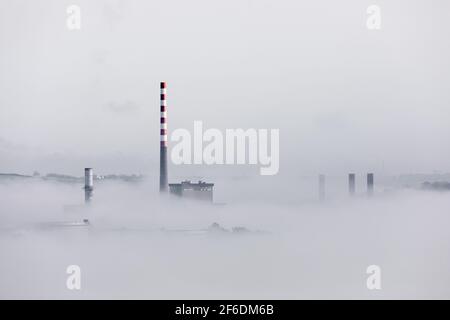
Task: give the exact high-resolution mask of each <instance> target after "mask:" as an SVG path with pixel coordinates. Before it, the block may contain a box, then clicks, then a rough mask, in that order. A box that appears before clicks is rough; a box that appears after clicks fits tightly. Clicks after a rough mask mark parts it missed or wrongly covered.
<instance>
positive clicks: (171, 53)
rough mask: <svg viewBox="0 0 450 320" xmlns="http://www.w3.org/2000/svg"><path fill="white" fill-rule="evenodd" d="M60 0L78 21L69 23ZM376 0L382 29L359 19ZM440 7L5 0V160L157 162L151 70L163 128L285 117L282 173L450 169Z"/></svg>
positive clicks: (270, 122) (43, 166)
mask: <svg viewBox="0 0 450 320" xmlns="http://www.w3.org/2000/svg"><path fill="white" fill-rule="evenodd" d="M70 4H76V5H79V6H80V8H81V30H78V31H70V30H68V29H67V27H66V19H67V13H66V8H67V7H68V6H69V5H70ZM371 4H376V5H379V6H380V8H381V21H382V22H381V30H368V29H367V27H366V19H367V13H366V9H367V7H368V6H369V5H371ZM449 12H450V3H449V2H448V1H445V0H435V1H425V0H414V1H411V0H409V1H406V0H405V1H401V0H391V1H379V0H372V1H365V0H363V1H361V0H343V1H331V0H326V1H325V0H314V1H295V0H278V1H269V0H227V1H211V0H191V1H182V0H176V1H175V0H164V1H144V0H131V1H130V0H127V1H125V0H123V1H118V0H114V1H113V0H95V1H94V0H85V1H82V0H71V1H61V0H53V1H50V0H40V1H32V0H26V1H23V0H14V1H13V0H0V172H21V173H31V172H33V171H34V170H39V171H42V172H43V173H45V172H61V173H63V172H64V173H71V174H79V175H82V174H83V168H84V167H87V166H93V167H94V168H96V170H97V172H102V173H108V172H113V171H114V172H136V173H139V172H140V173H144V174H156V173H157V169H158V162H159V81H167V83H168V98H167V99H168V116H169V133H170V131H171V130H173V129H176V128H187V129H189V130H192V128H193V121H194V120H202V121H203V123H204V126H205V127H206V128H208V127H214V128H219V129H223V130H224V129H226V128H244V129H245V128H267V129H270V128H278V129H280V140H281V141H280V159H281V164H280V175H285V174H292V173H294V174H298V175H301V174H315V173H317V172H326V173H333V174H339V173H343V174H344V173H346V172H349V171H361V172H367V171H374V172H381V173H389V174H396V173H409V172H433V171H440V172H448V171H450V149H449V147H448V146H449V145H450V126H449V121H450V63H449V57H450V18H449ZM220 169H221V168H217V170H220ZM182 170H185V172H195V168H190V167H184V168H183V169H182ZM172 172H173V171H172ZM255 172H257V171H256V170H255Z"/></svg>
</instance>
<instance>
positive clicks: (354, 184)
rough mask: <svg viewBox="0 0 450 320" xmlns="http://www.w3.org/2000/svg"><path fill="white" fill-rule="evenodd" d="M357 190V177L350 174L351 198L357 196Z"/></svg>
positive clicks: (349, 189) (349, 188) (349, 187)
mask: <svg viewBox="0 0 450 320" xmlns="http://www.w3.org/2000/svg"><path fill="white" fill-rule="evenodd" d="M355 190H356V177H355V174H354V173H349V174H348V193H349V194H350V195H351V196H354V195H355Z"/></svg>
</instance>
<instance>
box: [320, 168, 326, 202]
mask: <svg viewBox="0 0 450 320" xmlns="http://www.w3.org/2000/svg"><path fill="white" fill-rule="evenodd" d="M324 200H325V175H324V174H319V201H321V202H322V201H324Z"/></svg>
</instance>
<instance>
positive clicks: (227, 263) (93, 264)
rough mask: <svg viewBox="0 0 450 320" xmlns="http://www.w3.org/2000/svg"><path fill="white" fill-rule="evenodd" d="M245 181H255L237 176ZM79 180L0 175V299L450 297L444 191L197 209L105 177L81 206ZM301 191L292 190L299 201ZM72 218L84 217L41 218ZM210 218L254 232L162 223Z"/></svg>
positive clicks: (266, 200)
mask: <svg viewBox="0 0 450 320" xmlns="http://www.w3.org/2000/svg"><path fill="white" fill-rule="evenodd" d="M232 183H233V182H232V181H228V183H227V185H230V184H232ZM249 185H252V186H253V187H255V188H257V185H258V183H257V181H245V182H243V181H240V182H235V183H234V186H235V188H236V189H240V190H243V189H246V188H249V187H248V186H249ZM81 187H82V184H81V183H80V184H74V185H70V184H64V183H57V182H50V181H47V182H42V181H39V180H34V179H28V180H26V182H24V181H21V182H14V181H9V182H7V181H5V180H2V181H1V183H0V194H1V195H2V202H1V209H2V210H1V212H2V214H1V220H0V261H1V262H0V298H3V299H4V298H13V299H17V298H34V299H36V298H38V299H48V298H60V299H61V298H63V299H79V298H85V299H86V298H88V299H94V298H95V299H105V298H121V299H130V298H137V299H144V298H152V299H218V298H222V299H224V298H228V299H264V298H265V299H280V298H285V299H300V298H307V299H311V298H326V299H329V298H333V299H336V298H338V299H378V298H384V299H392V298H400V299H416V298H421V299H430V298H437V299H448V298H449V297H450V286H449V283H450V273H449V270H450V256H449V252H450V245H449V244H450V234H449V232H448V230H449V224H450V218H449V215H448V213H449V212H450V197H449V195H448V193H441V192H437V193H436V192H429V191H427V192H426V191H419V190H412V189H409V190H408V189H401V190H396V191H393V192H385V191H384V188H382V187H380V186H378V188H377V190H376V194H375V197H373V198H372V199H368V198H367V197H366V196H364V195H363V192H361V191H362V190H361V189H362V188H359V192H358V195H357V196H356V197H355V198H354V199H349V198H348V197H347V196H338V195H337V194H336V193H335V192H333V191H331V190H330V192H329V199H328V200H327V201H326V202H325V203H318V202H317V201H313V200H310V201H306V200H304V201H303V202H302V203H299V202H297V203H288V202H286V203H276V202H274V201H273V200H272V199H271V198H270V197H268V196H262V195H261V196H260V197H259V199H254V198H250V199H246V200H244V197H243V196H241V197H237V198H236V200H234V199H235V198H234V197H233V198H232V199H233V202H229V203H228V204H227V205H224V206H201V205H199V204H195V203H189V202H182V203H180V202H178V201H172V202H169V203H167V202H166V201H164V200H163V199H161V198H160V197H158V196H157V193H152V192H149V190H152V188H153V187H152V186H151V185H148V184H147V183H143V184H141V185H133V184H124V183H117V182H112V183H111V182H104V183H97V184H96V190H95V194H94V198H93V202H92V207H91V209H90V210H85V211H83V210H79V211H73V210H63V208H64V206H68V205H76V204H82V201H83V190H82V189H81ZM291 187H292V186H289V188H291ZM306 189H307V188H305V187H302V186H300V187H299V188H298V189H297V190H298V195H299V197H300V198H304V196H305V193H306V194H307V190H306ZM230 195H232V194H230V193H227V194H226V195H224V194H223V193H222V196H230ZM230 198H231V197H230ZM230 198H228V199H230ZM81 218H89V220H90V221H91V226H90V227H48V226H46V225H47V224H48V222H55V221H71V220H79V219H81ZM213 222H217V223H219V224H220V225H221V226H222V227H224V228H227V229H228V230H230V229H231V228H232V227H236V226H243V227H245V228H247V229H248V230H250V231H252V232H251V233H244V234H229V233H225V234H222V233H220V232H218V233H216V232H207V233H199V234H197V233H185V232H173V231H172V232H170V230H200V229H206V228H207V227H209V226H210V225H211V224H212V223H213ZM164 230H166V231H164ZM256 231H264V232H265V233H258V232H256ZM73 264H75V265H79V266H80V268H81V290H79V291H77V290H74V291H72V290H68V289H67V288H66V279H67V277H68V275H67V274H66V268H67V266H69V265H73ZM373 264H375V265H378V266H380V268H381V285H382V289H381V290H368V289H367V287H366V279H367V277H368V274H366V268H367V267H368V266H369V265H373Z"/></svg>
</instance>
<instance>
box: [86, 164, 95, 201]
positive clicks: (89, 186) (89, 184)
mask: <svg viewBox="0 0 450 320" xmlns="http://www.w3.org/2000/svg"><path fill="white" fill-rule="evenodd" d="M93 192H94V172H93V171H92V168H84V202H85V203H89V202H91V199H92V194H93Z"/></svg>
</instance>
